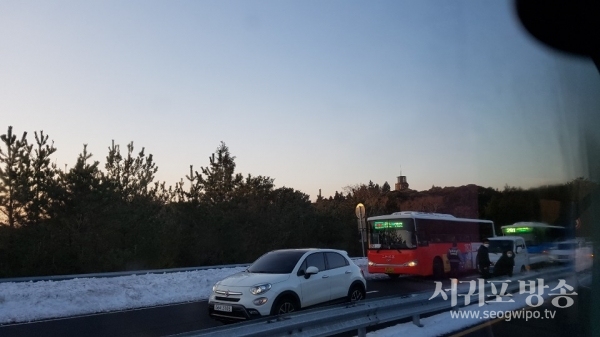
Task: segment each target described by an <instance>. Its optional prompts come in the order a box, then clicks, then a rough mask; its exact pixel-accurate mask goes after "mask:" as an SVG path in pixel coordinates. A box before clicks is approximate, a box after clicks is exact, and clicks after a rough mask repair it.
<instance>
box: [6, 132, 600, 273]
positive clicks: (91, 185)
mask: <svg viewBox="0 0 600 337" xmlns="http://www.w3.org/2000/svg"><path fill="white" fill-rule="evenodd" d="M0 139H1V142H0V277H20V276H40V275H64V274H81V273H92V272H112V271H123V270H142V269H163V268H178V267H191V266H201V265H217V264H230V263H248V262H252V261H253V260H254V259H256V258H257V257H259V256H260V255H262V254H263V253H264V252H266V251H269V250H272V249H279V248H299V247H328V248H338V249H344V250H347V251H348V252H349V254H350V255H351V256H360V255H361V254H362V253H361V250H362V249H361V246H360V241H359V238H360V235H359V233H358V226H357V221H356V217H355V215H354V208H355V206H356V205H357V204H358V203H359V202H360V203H363V204H364V205H365V206H366V210H367V216H372V215H381V214H389V213H393V212H397V211H400V210H414V211H424V212H438V213H449V214H453V215H455V216H460V217H469V218H485V219H490V220H494V221H495V222H496V225H497V226H500V225H503V224H509V223H512V222H515V221H541V220H546V221H547V222H555V223H561V222H565V221H566V222H569V221H570V220H571V219H572V218H573V214H574V213H573V209H574V208H573V207H572V205H573V204H574V203H576V204H580V202H579V200H580V199H581V197H580V196H579V195H577V193H580V194H582V195H583V194H585V193H586V192H585V191H588V190H589V189H590V188H595V187H594V186H595V185H593V184H591V183H590V182H588V181H587V180H584V179H577V180H576V181H573V182H569V183H567V184H564V185H557V186H546V187H541V188H538V189H532V190H522V189H518V188H510V187H506V188H505V189H504V191H498V190H496V189H492V188H483V187H479V186H475V185H467V186H461V187H446V188H440V187H435V186H433V187H432V188H431V189H430V190H428V191H422V192H417V191H414V190H405V191H392V190H391V189H390V186H389V184H388V183H387V182H385V183H384V184H383V185H382V186H381V187H380V186H379V185H378V184H374V183H373V182H369V183H368V184H358V185H355V186H347V187H345V188H344V190H343V191H342V192H335V195H333V196H331V197H329V198H324V197H322V196H319V197H318V198H317V200H316V201H315V202H311V201H310V197H309V195H307V194H305V193H302V192H300V191H298V190H295V189H293V188H289V187H279V188H276V187H275V185H274V179H272V178H270V177H266V176H260V175H259V176H253V175H251V174H248V175H246V176H244V175H242V174H241V173H238V172H236V171H235V167H236V164H235V156H233V155H232V154H231V153H230V151H229V148H228V147H227V145H226V144H225V143H224V142H221V143H220V144H219V146H218V147H217V149H216V151H215V152H214V153H213V154H212V155H210V156H209V158H208V159H209V161H208V165H207V166H206V167H200V169H199V170H194V167H193V166H190V167H189V174H188V175H186V176H185V178H182V179H181V180H180V181H179V182H177V183H176V184H175V185H174V186H166V183H165V182H159V181H156V179H155V174H156V172H157V171H158V167H157V165H156V163H155V162H154V158H153V156H152V155H151V154H147V153H146V151H145V149H144V148H142V149H141V150H139V151H136V150H135V147H134V144H133V142H131V143H128V144H127V145H126V147H125V148H124V149H122V148H121V146H120V145H118V144H115V143H114V141H113V142H112V144H111V145H110V146H109V147H108V154H107V156H106V163H105V165H104V168H101V167H100V164H99V162H98V161H96V160H94V159H93V156H92V154H91V153H89V152H88V151H87V146H86V145H83V149H82V152H81V153H80V154H79V155H78V157H77V158H76V163H75V165H74V166H73V167H72V168H70V169H68V170H67V169H64V170H61V169H59V168H58V167H57V166H56V165H55V164H53V163H52V160H51V157H52V155H53V154H54V153H55V152H56V148H55V147H54V144H53V142H51V141H50V140H49V136H48V135H45V134H44V132H43V131H40V132H35V133H34V137H33V139H34V141H33V142H30V140H29V138H28V134H27V132H24V133H23V134H22V135H21V136H20V137H17V135H16V134H15V133H14V132H13V129H12V127H8V131H7V132H6V134H3V135H2V136H0ZM590 186H591V187H590ZM546 200H549V203H550V205H551V206H552V205H553V206H552V207H554V208H557V207H558V210H552V211H544V207H543V205H542V204H544V203H548V202H546ZM557 203H558V204H557ZM557 205H558V206H557ZM565 205H568V206H569V207H565ZM552 207H550V208H552ZM548 219H550V220H552V221H548Z"/></svg>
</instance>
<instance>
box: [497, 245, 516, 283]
mask: <svg viewBox="0 0 600 337" xmlns="http://www.w3.org/2000/svg"><path fill="white" fill-rule="evenodd" d="M513 255H514V254H513V252H512V250H507V251H504V252H502V256H501V257H500V259H499V260H498V261H497V262H496V264H494V276H504V275H507V276H508V277H512V275H513V268H514V267H515V258H514V256H513Z"/></svg>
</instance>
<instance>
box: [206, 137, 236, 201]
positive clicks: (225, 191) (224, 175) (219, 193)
mask: <svg viewBox="0 0 600 337" xmlns="http://www.w3.org/2000/svg"><path fill="white" fill-rule="evenodd" d="M209 160H210V166H207V167H201V168H200V171H201V172H202V173H201V174H199V173H198V172H196V176H197V178H198V183H199V185H200V186H201V187H202V190H203V191H204V194H203V196H202V198H203V200H204V201H206V202H208V203H211V204H218V203H222V202H224V201H229V200H231V198H232V197H233V194H234V191H235V190H236V189H237V188H238V187H239V186H240V184H241V183H242V180H243V177H242V175H241V174H240V173H237V174H236V173H235V162H234V160H235V157H234V156H232V155H231V154H230V153H229V148H228V147H227V145H225V143H223V142H221V145H219V147H218V148H217V152H216V156H215V153H213V154H212V156H210V157H209Z"/></svg>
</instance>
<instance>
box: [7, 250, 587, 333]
mask: <svg viewBox="0 0 600 337" xmlns="http://www.w3.org/2000/svg"><path fill="white" fill-rule="evenodd" d="M353 260H354V262H355V263H356V264H357V265H358V266H360V267H361V269H362V270H363V271H364V273H365V278H367V279H374V278H380V277H386V278H387V276H386V275H377V274H369V273H368V270H367V259H366V258H357V259H353ZM244 269H245V268H244V267H236V268H221V269H206V270H196V271H185V272H176V273H163V274H145V275H130V276H119V277H107V278H77V279H70V280H62V281H39V282H4V283H0V303H2V306H0V324H6V323H24V322H30V321H36V320H40V319H51V318H58V317H69V316H74V315H86V314H93V313H101V312H109V311H115V310H127V309H135V308H143V307H150V306H156V305H165V304H172V303H181V302H188V301H198V300H206V299H207V298H208V297H209V296H210V293H211V291H212V286H213V285H214V283H216V282H217V281H219V280H221V279H223V278H225V277H227V276H229V275H232V274H234V273H236V272H239V271H242V270H244ZM589 278H590V277H589V276H583V278H581V277H580V282H583V283H584V284H585V282H589ZM586 280H587V281H586ZM547 284H548V285H550V286H551V288H549V289H553V288H554V286H552V284H551V283H547ZM567 284H569V283H567ZM550 293H551V292H550V291H546V292H544V293H542V295H543V297H544V298H548V294H550ZM433 295H434V294H433V293H432V297H433ZM527 295H528V294H527V293H525V294H513V297H512V299H513V300H514V302H512V303H488V304H486V305H485V306H482V307H480V306H479V304H478V303H477V302H476V303H475V304H474V305H471V306H469V307H465V308H464V309H461V311H462V312H468V311H474V312H481V315H483V311H484V310H487V311H488V312H490V311H503V312H506V311H509V310H518V309H520V308H522V307H525V306H527V304H526V302H525V300H526V298H527ZM367 296H368V295H367ZM436 296H441V295H439V294H438V295H436ZM448 298H449V297H448ZM532 303H533V302H532ZM563 305H564V304H563ZM449 315H450V313H449V312H444V313H442V314H438V315H434V316H431V317H427V318H423V319H421V323H422V324H424V327H423V328H418V327H417V326H415V325H414V324H412V323H405V324H398V325H395V326H392V327H389V328H385V329H382V330H378V331H374V332H370V333H369V334H368V335H369V336H373V337H388V336H400V335H404V334H410V335H411V336H416V337H420V336H438V335H440V334H443V333H447V332H452V331H459V330H461V329H464V328H467V327H469V326H473V325H476V324H480V323H483V322H485V320H483V318H473V317H470V318H455V319H450V317H449ZM481 317H483V316H481Z"/></svg>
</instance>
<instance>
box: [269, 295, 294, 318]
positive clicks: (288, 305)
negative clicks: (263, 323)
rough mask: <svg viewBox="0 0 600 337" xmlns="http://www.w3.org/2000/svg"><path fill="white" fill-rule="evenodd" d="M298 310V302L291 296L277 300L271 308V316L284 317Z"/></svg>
mask: <svg viewBox="0 0 600 337" xmlns="http://www.w3.org/2000/svg"><path fill="white" fill-rule="evenodd" d="M296 310H298V305H297V304H296V301H295V300H294V299H293V298H291V297H290V296H285V297H282V298H280V299H278V300H277V302H275V304H274V305H273V307H272V308H271V315H283V314H288V313H290V312H294V311H296Z"/></svg>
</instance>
